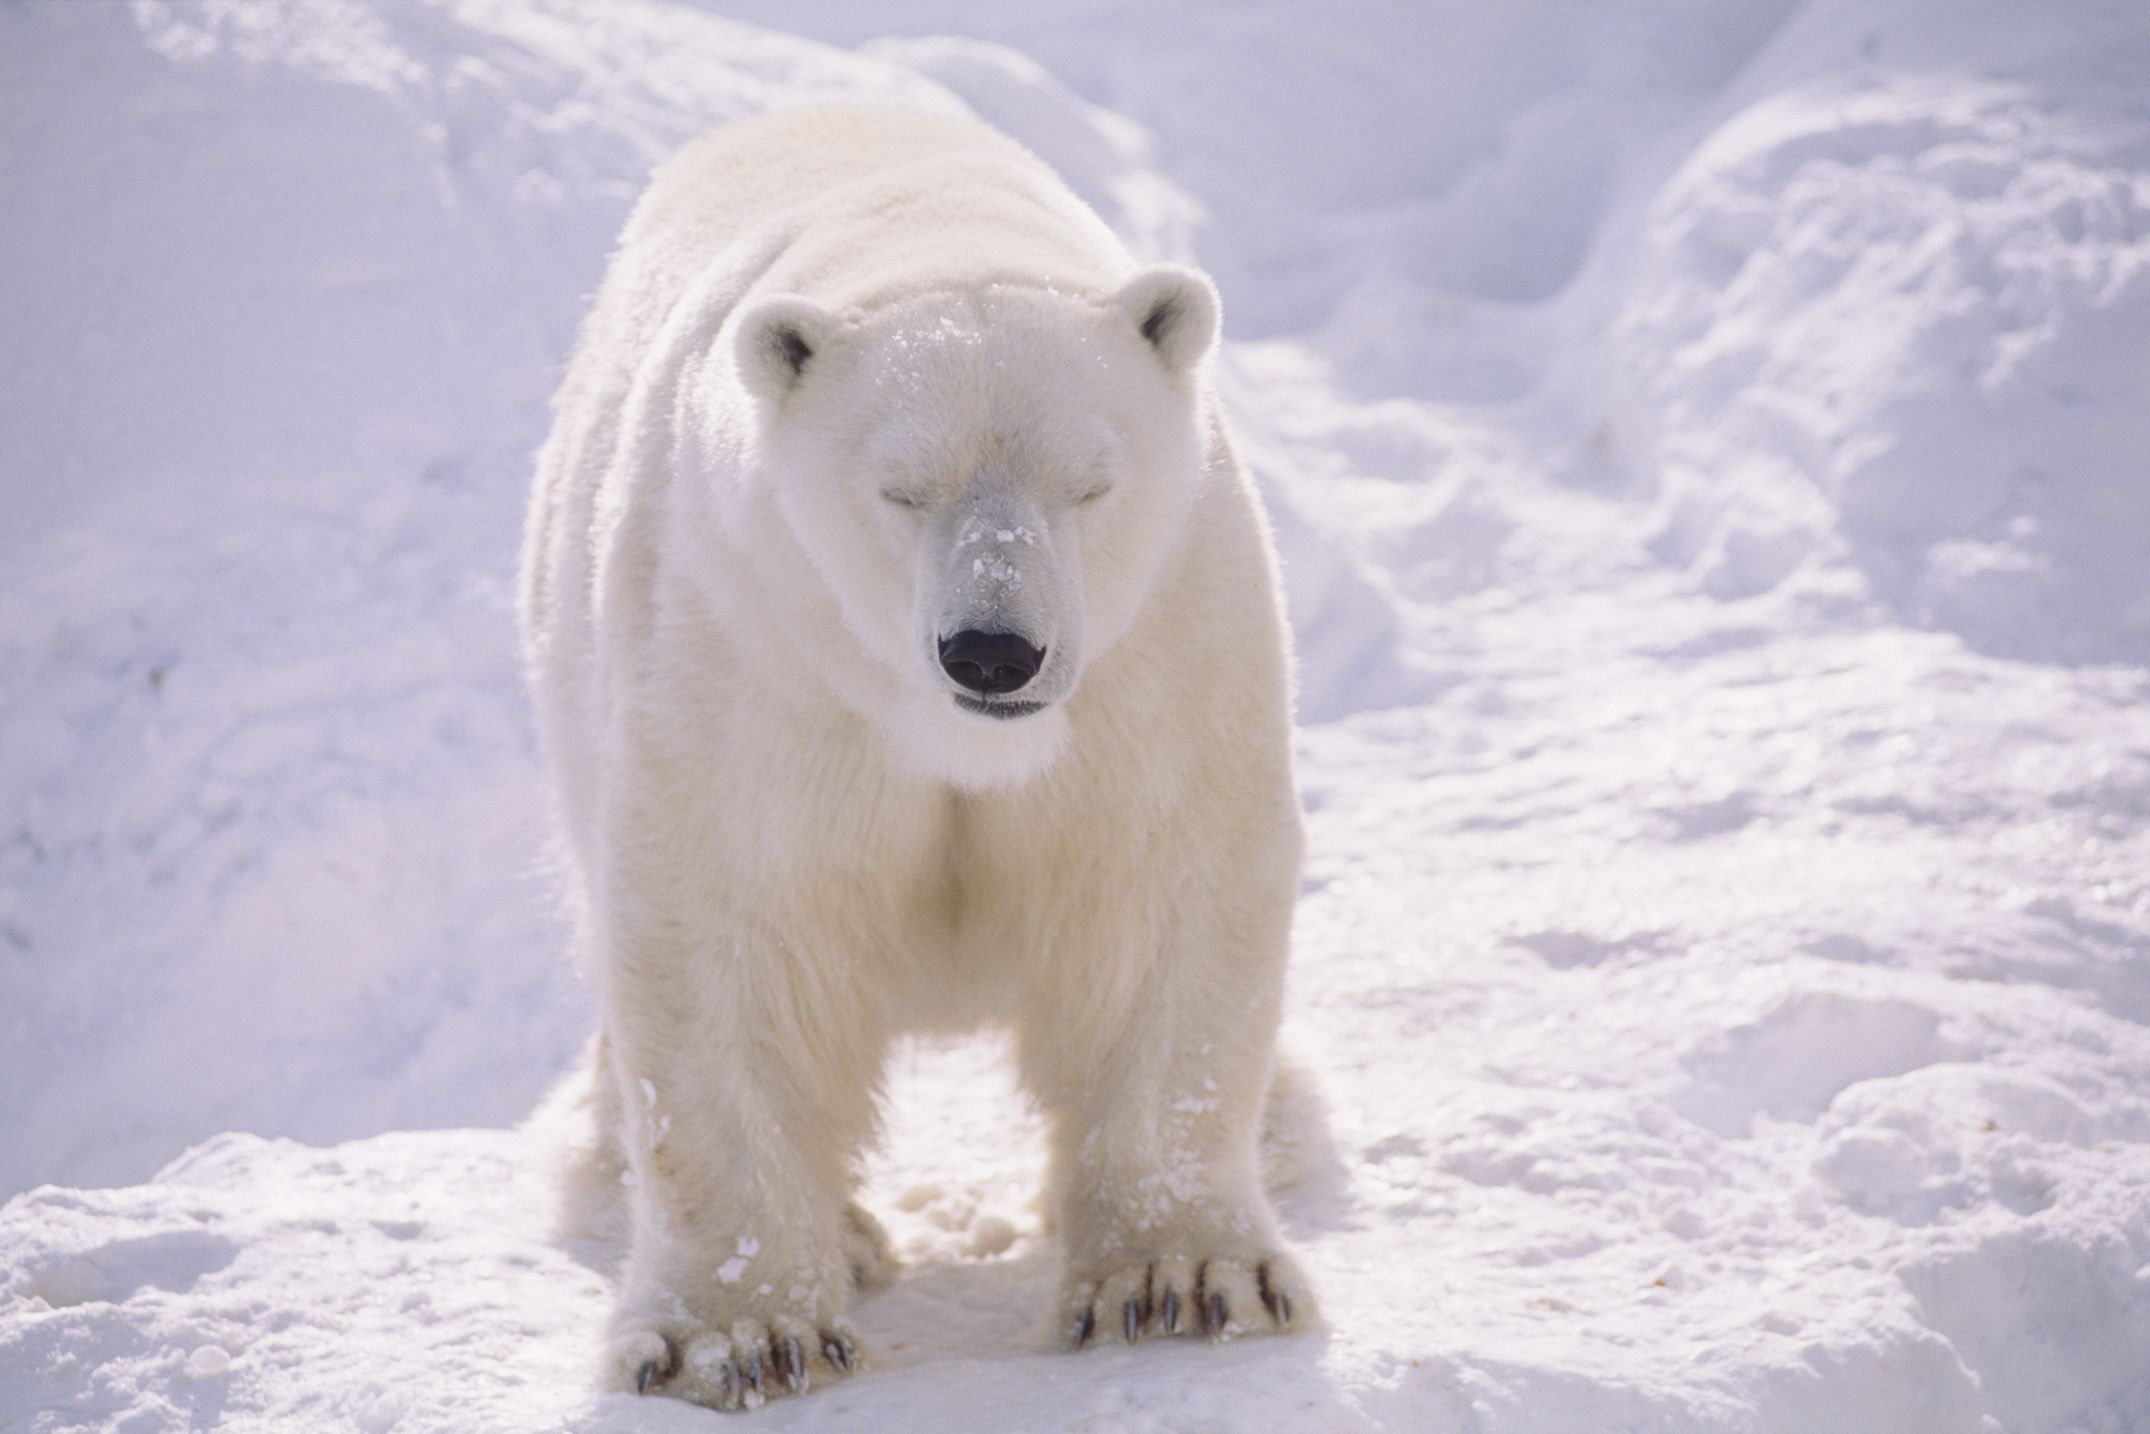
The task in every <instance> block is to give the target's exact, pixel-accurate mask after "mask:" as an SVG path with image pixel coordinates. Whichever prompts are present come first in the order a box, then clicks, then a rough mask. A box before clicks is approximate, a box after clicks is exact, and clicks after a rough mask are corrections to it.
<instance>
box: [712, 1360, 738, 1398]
mask: <svg viewBox="0 0 2150 1434" xmlns="http://www.w3.org/2000/svg"><path fill="white" fill-rule="evenodd" d="M717 1402H718V1403H719V1404H720V1405H722V1406H723V1407H724V1408H726V1409H733V1408H737V1407H738V1404H739V1371H738V1370H737V1369H736V1368H734V1367H733V1365H732V1362H731V1361H730V1360H728V1359H727V1360H725V1361H724V1363H723V1364H722V1365H721V1366H720V1367H719V1368H718V1370H717Z"/></svg>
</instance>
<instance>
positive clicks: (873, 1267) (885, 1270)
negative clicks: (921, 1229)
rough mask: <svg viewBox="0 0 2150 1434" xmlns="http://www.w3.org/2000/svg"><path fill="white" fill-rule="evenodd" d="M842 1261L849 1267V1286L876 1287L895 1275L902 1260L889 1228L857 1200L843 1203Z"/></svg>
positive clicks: (856, 1287)
mask: <svg viewBox="0 0 2150 1434" xmlns="http://www.w3.org/2000/svg"><path fill="white" fill-rule="evenodd" d="M843 1226H844V1234H843V1238H844V1263H845V1264H846V1265H848V1266H849V1267H850V1270H851V1287H852V1288H853V1289H859V1290H877V1289H880V1288H881V1287H882V1286H883V1285H886V1284H888V1283H890V1282H891V1281H893V1280H894V1279H895V1278H896V1271H897V1270H898V1269H899V1268H901V1262H900V1261H899V1260H897V1258H896V1247H895V1246H894V1245H893V1244H891V1243H890V1242H889V1238H888V1231H886V1230H884V1229H882V1228H881V1222H880V1221H879V1220H876V1219H875V1218H874V1217H873V1215H872V1213H871V1212H870V1211H868V1210H867V1208H866V1207H865V1206H863V1205H861V1204H859V1202H858V1201H856V1200H853V1201H851V1202H850V1203H848V1204H846V1205H845V1206H844V1220H843Z"/></svg>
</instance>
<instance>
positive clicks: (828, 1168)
mask: <svg viewBox="0 0 2150 1434" xmlns="http://www.w3.org/2000/svg"><path fill="white" fill-rule="evenodd" d="M772 946H775V947H778V950H779V951H780V949H781V948H780V946H779V945H778V943H773V942H768V941H764V942H759V943H751V942H749V941H748V940H746V939H745V938H740V939H701V940H696V941H695V942H693V943H692V945H691V946H688V945H685V944H679V945H674V944H671V943H660V942H654V941H650V940H648V939H644V940H640V941H635V942H631V943H630V942H622V943H621V945H620V947H619V949H616V950H615V951H614V952H613V953H611V960H610V963H609V970H608V973H607V976H608V979H607V992H606V1003H605V1005H606V1010H605V1022H606V1028H605V1035H606V1046H607V1048H608V1051H609V1054H610V1058H611V1061H612V1077H613V1088H614V1092H615V1095H616V1099H617V1101H618V1109H617V1114H618V1119H619V1122H620V1124H619V1138H620V1144H621V1146H622V1147H623V1149H624V1150H625V1152H626V1156H627V1164H628V1175H627V1179H628V1181H629V1190H628V1200H627V1207H628V1211H629V1217H630V1243H629V1248H628V1254H627V1259H626V1262H625V1265H624V1267H623V1269H622V1272H621V1288H620V1297H619V1303H618V1306H617V1307H616V1309H615V1311H614V1313H613V1317H612V1321H611V1326H610V1330H609V1332H608V1337H607V1341H606V1346H605V1355H604V1370H603V1377H604V1382H605V1384H606V1385H607V1387H609V1388H612V1389H617V1390H628V1391H635V1392H638V1393H652V1394H655V1393H662V1394H667V1395H672V1396H675V1397H678V1398H683V1399H688V1400H691V1401H693V1402H695V1403H698V1404H704V1405H708V1406H711V1407H713V1408H719V1409H739V1408H752V1407H754V1406H755V1405H758V1404H759V1403H761V1402H762V1400H763V1399H765V1398H767V1397H769V1396H771V1395H775V1394H780V1393H799V1392H803V1391H805V1390H806V1389H807V1388H809V1387H810V1386H811V1385H814V1384H818V1383H825V1382H827V1381H828V1380H829V1379H831V1378H835V1377H839V1376H842V1375H845V1374H849V1373H850V1372H851V1371H852V1369H853V1368H854V1367H855V1366H856V1364H857V1361H858V1353H857V1345H856V1342H855V1337H854V1336H853V1334H852V1331H851V1329H850V1327H849V1325H848V1324H847V1323H846V1321H845V1306H846V1303H847V1294H848V1287H849V1283H850V1279H851V1264H852V1261H851V1260H850V1259H849V1258H848V1256H847V1245H848V1244H849V1243H855V1242H847V1239H846V1235H845V1231H844V1228H843V1220H844V1218H845V1216H844V1212H845V1209H846V1204H847V1194H848V1189H847V1186H848V1172H847V1169H846V1165H847V1157H848V1156H849V1154H850V1152H851V1151H852V1150H853V1149H854V1148H855V1146H856V1143H857V1140H858V1138H859V1137H861V1136H863V1134H864V1132H865V1128H866V1124H867V1122H868V1121H870V1118H871V1107H870V1100H871V1097H870V1075H869V1073H868V1072H867V1067H868V1065H869V1064H870V1061H871V1055H870V1047H871V1042H870V1039H869V1038H868V1037H867V1035H866V1034H865V1033H864V1032H858V1031H849V1032H846V1031H837V1030H831V1029H829V1028H827V1027H826V1026H821V1025H817V1026H816V1027H814V1028H813V1029H812V1030H806V1029H803V1028H801V1026H800V1025H799V1022H800V1020H801V1019H802V1003H799V1002H797V1001H793V1000H788V999H786V998H785V995H784V993H783V991H782V989H781V987H782V984H783V979H784V977H783V972H782V969H781V968H773V967H772V968H770V969H766V970H757V969H756V968H755V967H754V965H753V963H754V962H755V961H756V960H764V961H770V960H778V959H781V956H780V955H772V954H771V950H770V948H771V947H772ZM772 988H774V989H772ZM808 1051H812V1052H815V1053H817V1056H818V1059H819V1062H820V1063H819V1064H817V1065H813V1066H811V1067H810V1066H809V1065H808V1064H807V1062H806V1061H805V1060H804V1059H803V1058H802V1053H804V1052H808ZM836 1051H848V1052H850V1053H851V1055H852V1058H851V1059H848V1060H847V1059H837V1060H833V1061H831V1060H830V1059H829V1056H830V1053H831V1052H836Z"/></svg>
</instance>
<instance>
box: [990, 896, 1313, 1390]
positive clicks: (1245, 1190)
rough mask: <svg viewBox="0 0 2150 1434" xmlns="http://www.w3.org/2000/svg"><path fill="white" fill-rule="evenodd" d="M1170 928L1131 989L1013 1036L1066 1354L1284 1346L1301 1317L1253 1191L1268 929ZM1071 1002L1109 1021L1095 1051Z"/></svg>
mask: <svg viewBox="0 0 2150 1434" xmlns="http://www.w3.org/2000/svg"><path fill="white" fill-rule="evenodd" d="M1287 910H1288V908H1287ZM1180 928H1181V929H1180V931H1179V933H1178V935H1179V937H1180V938H1181V941H1180V942H1179V943H1177V949H1171V948H1168V951H1167V953H1166V955H1165V957H1164V959H1161V960H1159V961H1157V962H1156V963H1154V964H1152V965H1150V966H1149V969H1148V972H1147V974H1146V976H1145V977H1144V979H1143V980H1141V981H1140V982H1139V983H1137V984H1132V985H1130V986H1128V987H1125V988H1123V989H1121V990H1118V991H1112V990H1102V991H1101V990H1091V991H1088V992H1086V993H1083V994H1082V995H1077V994H1075V993H1073V992H1064V993H1063V995H1062V998H1061V999H1062V1003H1063V1004H1061V1006H1060V1010H1061V1012H1062V1013H1063V1014H1062V1018H1060V1019H1057V1020H1052V1019H1034V1020H1033V1021H1031V1022H1029V1023H1028V1024H1027V1027H1026V1030H1025V1031H1024V1033H1023V1040H1022V1049H1023V1060H1024V1064H1025V1067H1026V1073H1027V1075H1028V1077H1029V1079H1030V1081H1031V1084H1032V1085H1033V1088H1035V1089H1036V1090H1037V1091H1038V1093H1039V1094H1040V1096H1041V1098H1042V1099H1043V1101H1044V1103H1045V1105H1046V1107H1047V1109H1048V1111H1049V1112H1050V1113H1051V1115H1052V1117H1053V1151H1052V1177H1051V1183H1052V1190H1051V1198H1052V1200H1053V1203H1054V1207H1055V1209H1056V1210H1057V1212H1058V1215H1059V1220H1060V1226H1061V1230H1062V1236H1063V1240H1064V1242H1065V1246H1066V1266H1065V1273H1064V1275H1063V1278H1062V1283H1061V1296H1060V1300H1061V1303H1060V1306H1059V1310H1058V1314H1057V1319H1058V1320H1059V1332H1060V1333H1061V1334H1062V1335H1063V1336H1064V1337H1065V1339H1066V1340H1067V1342H1068V1343H1070V1344H1072V1345H1073V1346H1074V1347H1076V1348H1081V1347H1082V1346H1084V1345H1085V1344H1088V1343H1090V1342H1091V1341H1092V1340H1094V1339H1098V1338H1107V1339H1120V1340H1125V1341H1126V1342H1127V1343H1130V1344H1132V1343H1135V1342H1136V1341H1138V1340H1140V1339H1143V1338H1145V1337H1148V1336H1152V1335H1194V1334H1206V1335H1209V1336H1210V1337H1212V1338H1216V1339H1225V1338H1230V1337H1232V1336H1235V1335H1240V1334H1254V1333H1266V1332H1281V1331H1285V1330H1290V1329H1293V1328H1297V1327H1302V1326H1304V1325H1306V1324H1307V1323H1309V1322H1310V1321H1311V1320H1312V1319H1313V1317H1314V1313H1315V1311H1314V1301H1313V1297H1312V1291H1311V1287H1310V1286H1309V1285H1308V1283H1307V1280H1306V1277H1305V1276H1304V1275H1303V1274H1302V1273H1301V1271H1300V1269H1299V1266H1298V1263H1297V1261H1296V1260H1294V1259H1293V1258H1292V1256H1291V1255H1290V1253H1289V1252H1288V1251H1287V1250H1286V1249H1285V1247H1284V1243H1283V1241H1282V1239H1281V1237H1280V1236H1279V1235H1278V1233H1277V1229H1276V1220H1275V1217H1274V1215H1273V1214H1272V1213H1271V1210H1270V1207H1269V1202H1268V1199H1267V1197H1266V1196H1265V1195H1264V1193H1263V1191H1262V1186H1261V1171H1260V1157H1259V1148H1258V1147H1259V1128H1260V1121H1261V1110H1262V1101H1263V1097H1264V1093H1265V1090H1266V1086H1267V1082H1268V1076H1269V1066H1270V1056H1271V1050H1272V1047H1273V1044H1274V1039H1275V1030H1276V1024H1277V1016H1278V1006H1279V1001H1280V996H1281V989H1280V988H1281V984H1282V945H1283V940H1284V936H1283V928H1282V925H1281V922H1280V921H1278V920H1277V919H1275V917H1274V915H1273V914H1272V917H1271V918H1270V919H1269V920H1266V921H1265V920H1262V919H1261V918H1260V917H1259V916H1258V915H1250V914H1247V913H1240V914H1239V919H1237V920H1227V921H1221V922H1219V923H1218V924H1217V927H1216V928H1213V930H1211V931H1208V932H1197V931H1195V930H1192V929H1189V928H1190V923H1186V922H1184V921H1183V922H1181V923H1180ZM1202 936H1210V937H1214V938H1216V939H1212V940H1201V939H1199V937H1202ZM1175 958H1177V959H1175ZM1084 996H1087V1000H1085V999H1084ZM1081 1005H1090V1006H1092V1007H1093V1009H1095V1008H1097V1007H1098V1006H1100V1005H1102V1006H1103V1007H1104V1008H1105V1011H1106V1012H1109V1013H1110V1016H1109V1019H1107V1020H1105V1021H1103V1022H1101V1023H1100V1025H1099V1028H1098V1031H1099V1033H1098V1034H1095V1035H1093V1038H1092V1039H1088V1040H1085V1039H1083V1038H1082V1036H1083V1035H1084V1034H1087V1032H1085V1026H1086V1024H1087V1023H1086V1022H1083V1021H1075V1020H1069V1019H1066V1018H1065V1013H1066V1012H1068V1011H1069V1010H1072V1009H1079V1008H1080V1006H1081ZM1040 1014H1041V1016H1042V1014H1043V1013H1040Z"/></svg>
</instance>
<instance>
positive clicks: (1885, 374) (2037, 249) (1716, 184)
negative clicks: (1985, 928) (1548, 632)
mask: <svg viewBox="0 0 2150 1434" xmlns="http://www.w3.org/2000/svg"><path fill="white" fill-rule="evenodd" d="M2146 77H2150V38H2146V36H2145V33H2144V29H2143V26H2142V24H2141V17H2140V16H2139V15H2136V14H2133V13H2131V12H2130V11H2129V10H2127V9H2125V8H2124V7H2117V6H2110V5H2096V4H2071V5H2064V6H2061V7H2058V9H2054V10H2046V11H2041V12H2040V13H2039V15H2038V16H2037V18H2036V19H2035V20H2033V19H2032V18H2031V17H2030V16H2029V14H2028V13H2027V12H2023V11H2021V10H2019V9H2016V8H2014V7H2009V6H2005V5H1990V4H1989V5H1981V6H1974V7H1971V8H1970V10H1968V11H1967V10H1966V9H1965V7H1963V6H1960V5H1954V4H1946V5H1943V4H1933V3H1926V0H1906V3H1895V4H1890V5H1884V6H1872V5H1841V4H1838V5H1817V6H1813V7H1810V8H1809V10H1808V11H1807V12H1806V13H1805V14H1803V15H1801V16H1800V17H1799V19H1798V21H1797V22H1796V23H1794V24H1791V25H1788V26H1787V27H1786V28H1785V30H1784V32H1783V33H1782V34H1780V35H1779V36H1778V37H1777V38H1776V40H1775V41H1774V42H1773V44H1772V45H1771V46H1770V47H1769V49H1768V50H1767V51H1766V52H1765V53H1764V55H1763V56H1761V57H1760V58H1759V59H1758V60H1757V62H1756V63H1755V65H1754V66H1753V67H1752V68H1751V69H1750V71H1749V72H1748V73H1747V74H1746V75H1745V76H1743V77H1742V79H1741V81H1740V83H1739V84H1738V85H1736V86H1735V87H1733V89H1732V90H1731V92H1730V94H1729V95H1728V96H1727V98H1726V100H1725V101H1724V102H1723V104H1722V109H1723V110H1724V111H1725V116H1724V118H1723V119H1722V121H1721V122H1720V123H1718V124H1717V125H1716V127H1715V128H1714V129H1713V130H1712V131H1711V132H1710V133H1709V134H1708V135H1707V137H1706V138H1705V139H1703V141H1702V142H1701V143H1700V144H1698V145H1697V146H1696V147H1695V148H1694V149H1693V151H1692V152H1691V153H1689V154H1687V155H1686V156H1685V157H1684V158H1683V160H1682V162H1681V163H1680V165H1679V167H1678V169H1677V171H1676V172H1675V173H1674V174H1673V175H1672V176H1671V178H1670V180H1669V182H1667V183H1666V184H1665V185H1664V186H1663V188H1662V189H1660V190H1659V191H1658V192H1657V193H1656V194H1655V195H1654V196H1652V198H1651V201H1650V204H1649V207H1648V211H1647V213H1646V215H1645V216H1644V219H1643V221H1642V223H1641V225H1640V226H1639V232H1638V233H1637V235H1636V247H1637V249H1638V251H1639V257H1638V258H1637V260H1636V261H1635V265H1634V271H1633V274H1632V277H1631V280H1630V283H1631V288H1630V292H1629V295H1628V297H1627V298H1626V300H1625V302H1624V303H1623V304H1622V305H1621V306H1620V309H1619V312H1618V315H1617V317H1616V318H1615V320H1614V331H1615V334H1614V343H1613V346H1612V350H1611V353H1612V356H1613V359H1614V361H1615V363H1616V364H1617V366H1618V370H1619V373H1620V375H1621V377H1622V379H1624V380H1625V386H1626V387H1627V388H1628V389H1629V390H1630V391H1631V393H1632V394H1633V398H1632V400H1631V405H1632V406H1631V407H1630V408H1629V410H1628V412H1629V414H1630V416H1631V417H1632V418H1634V419H1637V420H1639V423H1640V426H1641V427H1642V428H1643V430H1644V431H1645V432H1647V433H1648V434H1649V438H1648V440H1647V441H1648V445H1649V454H1648V458H1647V459H1646V461H1648V462H1650V463H1653V464H1654V465H1655V466H1657V467H1658V468H1659V469H1660V470H1661V472H1662V481H1663V482H1664V484H1665V485H1666V490H1667V495H1666V505H1665V529H1664V532H1663V534H1662V536H1661V540H1660V545H1661V550H1662V551H1663V552H1664V553H1665V555H1666V556H1667V557H1669V558H1671V559H1673V560H1675V561H1679V562H1682V563H1685V564H1689V565H1691V566H1692V567H1693V568H1694V569H1696V570H1697V571H1698V572H1699V573H1700V575H1701V577H1702V580H1703V583H1704V585H1705V586H1706V587H1707V588H1708V590H1710V591H1712V592H1714V593H1717V594H1719V595H1722V596H1727V597H1740V596H1745V595H1748V594H1750V593H1754V592H1758V591H1762V590H1765V589H1767V588H1769V587H1772V586H1774V585H1775V584H1776V583H1778V582H1780V581H1782V580H1783V579H1784V578H1785V577H1787V576H1788V575H1789V574H1790V573H1791V572H1792V571H1793V570H1794V569H1796V568H1798V567H1799V566H1800V565H1801V564H1802V563H1806V562H1809V561H1811V560H1813V559H1815V558H1816V557H1822V556H1826V557H1834V556H1836V555H1838V554H1839V553H1842V554H1845V555H1848V556H1849V558H1850V559H1851V561H1852V562H1853V563H1855V564H1856V566H1857V568H1858V570H1859V572H1860V573H1861V574H1862V575H1863V577H1864V578H1865V580H1866V582H1867V584H1868V588H1869V590H1870V592H1871V594H1872V595H1873V596H1874V597H1876V598H1878V599H1880V600H1881V601H1883V602H1885V603H1887V604H1888V605H1889V606H1890V607H1891V608H1893V609H1895V610H1896V611H1898V612H1901V613H1903V614H1905V615H1907V616H1909V617H1910V618H1912V619H1913V620H1915V621H1919V622H1922V623H1931V624H1934V625H1937V626H1941V627H1945V628H1947V629H1949V630H1951V631H1954V632H1957V633H1959V634H1961V635H1962V636H1963V637H1964V638H1965V639H1966V640H1968V641H1969V642H1971V643H1972V644H1973V645H1974V646H1977V647H1979V648H1981V649H1983V650H1986V651H1992V652H2000V653H2007V654H2012V655H2018V656H2024V657H2030V658H2035V659H2043V660H2054V661H2082V660H2086V659H2111V658H2116V657H2125V658H2128V659H2130V660H2134V661H2141V660H2142V659H2143V657H2144V656H2145V655H2146V654H2150V564H2145V562H2144V561H2143V555H2144V554H2145V553H2150V502H2146V501H2145V498H2144V492H2143V486H2142V464H2141V455H2142V454H2143V453H2144V452H2145V451H2146V448H2150V405H2145V404H2144V403H2143V402H2141V396H2142V395H2143V394H2144V393H2150V177H2146V176H2150V117H2146V116H2145V114H2144V113H2143V110H2142V108H2141V104H2140V101H2141V96H2142V93H2143V85H2144V81H2145V78H2146Z"/></svg>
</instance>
